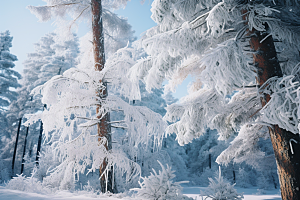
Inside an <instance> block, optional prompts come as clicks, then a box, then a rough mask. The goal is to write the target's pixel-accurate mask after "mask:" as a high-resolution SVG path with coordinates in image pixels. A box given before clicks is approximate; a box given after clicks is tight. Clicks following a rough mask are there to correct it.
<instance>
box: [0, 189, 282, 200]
mask: <svg viewBox="0 0 300 200" xmlns="http://www.w3.org/2000/svg"><path fill="white" fill-rule="evenodd" d="M236 189H237V191H238V192H239V193H243V194H244V199H245V200H281V197H280V193H279V190H258V189H257V188H250V189H249V188H247V189H245V188H236ZM200 190H205V187H184V188H183V193H184V194H185V195H187V196H189V197H193V198H194V199H195V200H202V198H201V197H200V196H199V193H200ZM96 198H97V199H108V200H120V199H123V200H137V199H136V198H130V197H124V194H117V195H113V196H108V195H96V194H92V193H89V192H86V191H79V192H76V193H71V192H68V191H60V192H57V193H55V194H53V195H43V194H36V193H28V192H22V191H18V190H9V189H6V188H5V187H2V186H0V199H1V200H14V199H17V200H44V199H45V200H50V199H54V200H58V199H60V200H62V199H70V200H95V199H96Z"/></svg>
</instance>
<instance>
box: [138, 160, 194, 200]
mask: <svg viewBox="0 0 300 200" xmlns="http://www.w3.org/2000/svg"><path fill="white" fill-rule="evenodd" d="M157 162H158V163H159V164H160V166H161V169H162V170H161V171H160V170H159V171H158V173H157V172H156V171H155V170H154V169H152V170H153V173H151V175H150V176H148V177H145V178H143V177H142V180H143V181H142V182H139V184H140V187H141V188H134V189H133V190H135V191H137V194H136V195H137V197H139V198H143V199H149V200H169V199H174V200H184V199H185V200H189V199H192V198H189V197H187V196H184V195H182V193H181V191H182V187H181V186H180V184H181V183H186V181H181V182H173V180H172V179H174V178H175V174H174V171H172V170H171V167H169V166H168V165H167V168H165V167H164V166H163V165H162V164H161V163H160V162H159V161H157Z"/></svg>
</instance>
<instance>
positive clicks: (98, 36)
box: [91, 0, 117, 193]
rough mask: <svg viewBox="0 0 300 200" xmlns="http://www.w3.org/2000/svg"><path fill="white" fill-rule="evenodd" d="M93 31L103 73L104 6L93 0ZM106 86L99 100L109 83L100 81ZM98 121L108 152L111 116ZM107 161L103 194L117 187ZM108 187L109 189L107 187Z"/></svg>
mask: <svg viewBox="0 0 300 200" xmlns="http://www.w3.org/2000/svg"><path fill="white" fill-rule="evenodd" d="M91 5H92V29H93V51H94V62H95V70H96V71H101V70H102V69H103V68H104V64H105V52H104V35H103V23H102V5H101V0H92V1H91ZM99 81H100V82H102V83H103V85H104V86H105V89H99V91H97V96H98V98H99V99H105V98H106V97H107V88H106V85H107V83H106V82H105V81H103V80H99ZM100 108H101V104H99V105H98V106H97V108H96V112H97V115H99V110H100ZM97 118H98V119H100V118H101V120H100V122H99V123H98V125H97V127H98V136H99V137H98V141H99V144H101V141H102V140H106V141H107V142H106V143H105V144H104V146H105V148H106V150H108V151H109V150H110V149H111V148H112V146H111V126H110V123H109V121H110V116H109V113H107V114H106V115H105V116H101V115H99V116H97ZM107 163H108V162H107V159H105V160H103V163H102V165H101V166H100V169H99V171H100V175H101V174H104V173H105V171H106V170H109V171H108V177H105V176H102V177H101V178H100V185H101V191H102V192H103V193H105V192H107V191H109V192H112V193H116V192H117V191H116V187H114V186H113V178H112V173H113V172H112V171H113V170H112V167H110V169H107V168H108V167H109V166H108V165H107ZM106 186H107V187H106Z"/></svg>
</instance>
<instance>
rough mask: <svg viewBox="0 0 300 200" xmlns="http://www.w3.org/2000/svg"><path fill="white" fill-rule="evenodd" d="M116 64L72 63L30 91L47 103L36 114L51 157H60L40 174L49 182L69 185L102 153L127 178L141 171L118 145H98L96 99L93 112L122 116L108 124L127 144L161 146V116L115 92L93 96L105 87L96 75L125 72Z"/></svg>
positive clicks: (98, 161) (93, 166) (96, 163)
mask: <svg viewBox="0 0 300 200" xmlns="http://www.w3.org/2000/svg"><path fill="white" fill-rule="evenodd" d="M119 53H120V52H119ZM107 64H114V62H107ZM116 67H122V65H121V64H118V65H113V66H110V67H107V69H105V70H103V71H101V72H95V71H93V70H80V69H76V68H72V69H69V70H67V71H66V72H64V74H63V75H59V76H55V77H53V78H52V79H51V80H50V81H48V82H46V83H45V84H44V85H43V86H41V87H39V88H36V89H35V90H34V91H33V93H34V94H39V93H41V94H42V95H43V98H42V102H43V103H44V104H47V109H46V110H45V111H44V112H43V113H42V114H40V117H41V119H42V120H43V122H44V133H45V136H46V138H47V142H49V143H50V144H51V146H52V148H53V152H54V154H55V158H56V159H57V160H58V161H59V162H60V164H59V165H58V166H56V167H55V168H54V169H51V173H50V175H49V176H47V178H46V179H45V181H46V182H48V183H49V184H50V185H60V186H59V187H60V188H61V189H72V188H73V185H72V182H74V181H75V178H76V177H79V174H80V173H85V171H86V170H87V168H89V170H88V171H95V170H96V169H98V168H99V166H100V165H101V164H102V162H103V159H104V158H107V159H108V165H113V166H114V169H115V170H118V171H120V173H121V174H125V175H124V176H123V177H125V178H126V182H129V181H130V180H132V179H134V178H135V177H136V176H137V175H139V174H140V173H141V170H140V166H139V165H138V164H136V163H135V162H134V161H132V160H130V158H128V156H127V155H126V153H124V152H123V149H122V147H121V145H115V146H116V148H114V149H113V150H111V151H107V150H106V148H105V147H104V145H105V143H106V141H105V140H104V139H102V140H101V142H102V143H101V144H100V143H98V142H97V137H98V136H97V131H96V127H95V126H94V125H96V124H98V123H99V119H98V118H97V115H96V113H95V110H96V106H97V105H98V104H101V108H100V110H99V115H98V116H103V115H104V114H106V113H108V112H118V113H119V114H120V116H123V119H121V120H118V121H111V122H110V123H111V124H112V127H113V128H121V129H125V130H126V131H127V133H126V135H127V138H128V145H129V146H130V147H131V148H138V147H139V148H140V147H143V148H145V149H147V148H152V149H153V151H155V150H157V149H159V148H160V146H161V141H162V138H163V137H164V129H165V127H166V123H165V122H164V121H163V120H162V117H161V115H159V114H157V113H155V112H153V111H151V110H149V109H148V108H146V107H143V106H131V105H129V104H128V103H126V102H125V101H124V100H122V99H121V98H120V97H117V96H113V95H109V96H108V97H106V98H105V99H99V98H98V97H97V96H96V93H97V92H98V93H99V92H100V91H101V88H104V87H105V86H104V85H103V84H102V83H100V82H99V79H102V80H103V79H104V80H105V78H104V76H108V75H111V74H113V73H115V77H119V78H121V77H122V76H121V74H117V73H123V72H124V73H125V72H126V68H124V70H125V71H124V70H123V71H122V70H116V69H115V68H116ZM110 70H112V71H110ZM122 75H123V74H122ZM118 81H119V82H118ZM118 81H117V82H113V84H116V83H119V85H121V83H123V82H124V80H123V79H119V80H118ZM124 85H126V84H125V82H124ZM117 86H118V85H117ZM102 91H103V90H102ZM127 91H128V90H127ZM37 119H38V116H36V117H35V116H32V117H31V119H30V120H29V122H28V123H32V122H33V121H35V120H37ZM104 175H105V174H104ZM53 181H54V182H53Z"/></svg>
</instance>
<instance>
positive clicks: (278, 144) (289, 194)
mask: <svg viewBox="0 0 300 200" xmlns="http://www.w3.org/2000/svg"><path fill="white" fill-rule="evenodd" d="M266 28H268V27H266ZM248 35H249V37H250V46H251V48H252V49H253V50H254V51H255V53H254V54H253V59H254V64H255V66H256V67H257V70H258V71H257V73H258V76H257V82H258V84H259V85H260V86H262V85H263V84H264V83H265V82H266V81H267V80H268V79H269V78H271V77H274V76H277V77H282V76H283V75H282V71H281V68H280V65H279V61H278V59H277V54H276V49H275V46H274V41H273V38H272V36H268V33H267V32H259V31H256V30H253V31H250V32H249V34H248ZM266 37H267V38H266ZM263 39H264V40H263ZM268 101H270V95H268V94H265V95H264V98H262V99H261V103H262V106H265V105H266V103H267V102H268ZM269 132H270V136H271V141H272V145H273V149H274V153H275V158H276V163H277V169H278V175H279V181H280V189H281V196H282V199H283V200H299V199H300V189H299V188H300V145H299V144H296V143H292V144H291V141H293V140H294V141H297V142H298V143H299V142H300V141H299V135H295V134H293V133H292V132H289V131H286V130H284V129H282V128H279V127H278V125H274V126H273V127H272V128H269ZM291 145H292V148H293V149H291Z"/></svg>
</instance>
